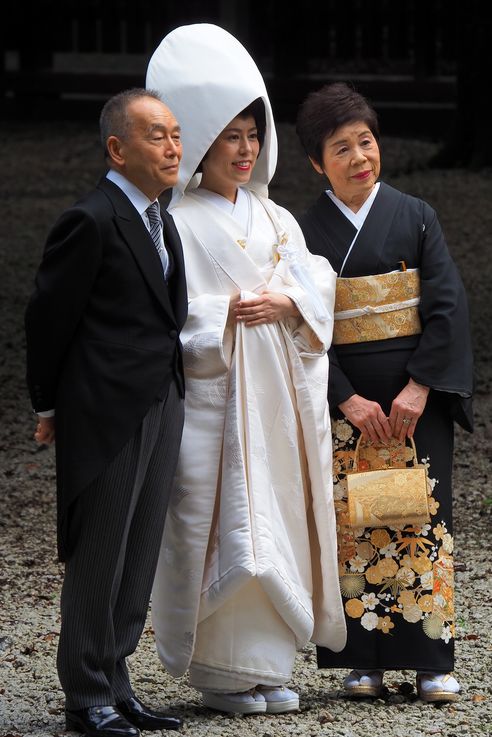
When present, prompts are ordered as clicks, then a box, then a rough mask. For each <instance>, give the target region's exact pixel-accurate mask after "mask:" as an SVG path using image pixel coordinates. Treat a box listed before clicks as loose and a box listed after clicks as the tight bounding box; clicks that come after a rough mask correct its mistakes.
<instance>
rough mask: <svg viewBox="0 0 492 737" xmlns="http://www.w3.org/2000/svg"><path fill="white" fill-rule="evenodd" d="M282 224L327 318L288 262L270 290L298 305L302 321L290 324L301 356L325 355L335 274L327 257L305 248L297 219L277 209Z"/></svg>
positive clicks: (279, 267) (272, 283)
mask: <svg viewBox="0 0 492 737" xmlns="http://www.w3.org/2000/svg"><path fill="white" fill-rule="evenodd" d="M276 211H277V215H278V217H279V219H280V220H281V222H282V225H284V227H285V228H286V230H287V232H288V233H289V240H290V241H291V242H292V244H293V245H295V247H296V250H297V255H298V263H299V265H300V266H301V267H302V269H304V270H305V271H306V272H307V274H308V276H309V279H310V281H311V282H312V284H313V286H314V290H313V291H316V292H317V299H319V300H320V301H321V303H322V305H323V307H324V312H325V315H324V316H323V317H321V316H320V315H319V314H318V311H317V309H316V302H315V300H314V299H313V294H312V293H311V292H310V291H309V290H307V289H306V288H305V287H304V286H303V285H301V284H300V283H299V281H298V280H297V279H296V278H295V276H294V275H293V273H292V271H291V269H290V268H289V266H288V263H285V262H283V260H282V259H281V261H280V262H279V264H278V267H277V269H276V271H275V274H274V277H273V278H272V281H271V284H270V288H272V289H273V290H274V291H278V292H282V294H285V295H287V296H288V297H290V299H292V301H293V302H294V303H295V305H296V307H297V309H298V310H299V313H300V316H301V319H299V318H290V319H289V321H288V324H289V328H290V330H291V334H292V338H293V340H294V343H295V344H296V347H297V349H298V351H299V353H300V354H301V355H304V356H307V355H309V354H317V355H319V354H322V353H325V352H326V351H327V350H328V348H329V347H330V345H331V339H332V335H333V313H334V306H335V288H336V274H335V272H334V270H333V269H332V267H331V265H330V263H329V261H328V260H327V259H326V258H325V257H324V256H317V255H314V254H312V253H310V252H309V251H308V249H307V247H306V242H305V240H304V236H303V234H302V231H301V229H300V227H299V224H298V223H297V221H296V220H295V218H294V217H293V216H292V215H291V214H290V213H289V212H288V211H287V210H284V209H283V208H280V207H277V208H276Z"/></svg>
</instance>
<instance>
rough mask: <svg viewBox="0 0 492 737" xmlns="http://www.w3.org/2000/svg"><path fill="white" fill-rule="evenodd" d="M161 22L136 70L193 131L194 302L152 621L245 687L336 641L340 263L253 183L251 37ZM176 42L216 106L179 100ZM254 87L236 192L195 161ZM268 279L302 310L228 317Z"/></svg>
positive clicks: (184, 187)
mask: <svg viewBox="0 0 492 737" xmlns="http://www.w3.org/2000/svg"><path fill="white" fill-rule="evenodd" d="M204 26H205V27H206V29H207V31H208V33H207V36H206V38H207V39H208V41H207V43H208V44H210V47H211V48H212V49H214V50H217V49H221V50H222V52H223V53H224V54H225V57H226V58H227V65H225V64H224V62H223V61H222V63H221V62H220V59H219V61H217V58H216V57H217V53H215V54H213V55H212V54H211V52H210V49H209V54H210V55H208V54H204V57H203V59H197V52H196V49H194V48H193V44H192V43H191V42H192V41H193V38H191V39H190V34H191V35H193V33H194V31H195V29H196V34H197V38H199V39H200V43H202V42H203V33H202V31H203V27H204ZM176 34H178V36H179V38H178V39H176ZM183 34H184V35H183ZM169 38H170V39H171V40H170V41H168V40H167V39H169ZM167 39H165V40H164V41H163V43H162V44H161V47H162V48H161V47H159V49H158V50H157V51H156V52H155V55H154V57H153V59H152V60H151V63H150V65H149V71H148V75H147V86H149V87H152V88H153V89H158V90H159V91H161V92H162V94H163V97H164V99H165V100H166V102H167V103H168V104H169V107H170V108H171V109H172V110H173V112H174V114H175V115H176V117H177V119H178V120H179V121H180V123H181V126H182V129H183V132H184V131H187V135H188V139H189V142H190V146H189V147H188V149H187V147H186V142H185V141H183V151H184V154H183V160H184V166H183V165H182V168H181V171H182V173H181V174H180V182H179V185H178V188H177V191H176V192H175V196H174V198H173V202H172V203H171V208H170V212H171V214H172V216H173V218H174V221H175V223H176V226H177V228H178V231H179V234H180V237H181V240H182V244H183V251H184V255H185V266H186V274H187V284H188V294H189V316H188V321H187V323H186V325H185V328H184V330H183V332H182V334H181V340H182V343H183V348H184V361H185V377H186V399H185V428H184V434H183V441H182V447H181V453H180V460H179V464H178V470H177V476H176V485H175V490H174V493H173V495H172V497H171V500H170V505H169V510H168V515H167V520H166V527H165V531H164V537H163V542H162V547H161V554H160V558H159V563H158V567H157V572H156V578H155V583H154V590H153V594H152V621H153V626H154V630H155V636H156V641H157V649H158V653H159V657H160V658H161V660H162V662H163V664H164V665H165V667H166V668H167V669H168V670H169V672H170V673H171V674H173V675H175V676H180V675H182V674H183V673H184V672H185V671H186V670H187V668H189V669H190V679H191V682H192V684H193V685H194V686H195V687H197V688H199V689H201V690H204V691H205V690H211V691H242V690H247V689H249V688H252V687H253V686H256V685H257V684H259V683H261V684H267V685H277V684H282V683H285V682H286V681H287V680H288V679H289V678H290V676H291V672H292V667H293V664H294V658H295V652H296V649H299V648H302V647H303V646H304V645H305V644H306V643H307V642H308V641H309V640H312V641H314V642H316V643H318V644H322V645H324V646H325V647H328V648H330V649H333V650H334V651H339V650H341V649H342V648H343V646H344V644H345V638H346V629H345V619H344V613H343V608H342V603H341V596H340V590H339V583H338V571H337V554H336V531H335V514H334V507H333V498H332V478H331V462H332V453H331V432H330V418H329V412H328V405H327V380H328V358H327V349H328V347H329V345H330V342H331V334H332V329H333V321H332V316H333V304H334V295H335V278H336V275H335V273H334V271H333V270H332V268H331V266H330V265H329V263H328V261H327V260H326V259H324V258H323V257H319V256H313V255H312V254H310V253H309V251H308V250H307V248H306V246H305V242H304V238H303V236H302V232H301V230H300V228H299V226H298V224H297V222H296V221H295V219H294V218H293V217H292V216H291V215H290V214H289V213H288V212H287V211H286V210H284V209H283V208H281V207H278V206H277V205H275V204H274V203H273V202H272V201H271V200H269V199H268V198H267V196H266V193H267V189H266V185H267V183H268V181H269V179H270V177H271V174H272V173H273V171H274V168H275V162H276V137H275V129H274V126H273V119H272V116H271V108H270V103H269V101H268V96H267V95H266V90H265V88H264V83H263V80H262V79H261V75H259V72H258V71H257V69H256V66H255V65H254V62H253V61H252V60H251V58H250V57H249V55H247V52H245V50H244V49H243V48H242V47H241V46H240V45H239V44H238V42H237V41H236V40H235V39H233V37H232V36H229V34H227V33H226V32H225V31H223V30H222V29H217V27H216V26H209V25H208V24H198V25H197V26H185V27H183V29H177V31H174V32H172V33H171V34H170V36H169V37H167ZM231 39H232V41H231ZM238 46H239V49H240V50H239V52H238ZM179 54H181V55H182V57H183V55H184V56H185V57H186V59H185V61H188V62H189V64H191V65H192V67H193V69H192V71H193V74H191V73H190V78H191V79H193V82H192V84H193V89H194V90H195V88H196V90H198V91H199V92H197V94H201V95H204V89H205V88H206V83H207V80H209V79H213V80H214V85H213V90H212V91H211V92H210V94H211V95H212V97H213V101H214V102H213V113H214V117H215V120H214V122H213V124H212V123H211V122H210V121H207V119H206V115H200V116H197V115H196V109H197V108H199V109H200V110H206V109H207V108H206V106H205V107H204V106H203V105H204V104H205V102H206V99H203V100H201V101H200V100H198V102H197V100H196V99H194V106H191V107H190V103H189V92H188V94H187V92H186V79H185V77H186V75H185V74H184V73H183V66H184V62H183V58H178V57H179ZM244 54H246V57H245V56H244ZM189 55H191V60H190V59H188V56H189ZM198 56H199V54H198ZM219 56H220V54H219ZM237 58H239V62H238V66H240V67H241V72H242V76H243V77H244V79H246V78H248V81H249V87H248V86H247V85H246V84H245V85H244V90H243V91H242V93H241V94H242V97H241V94H239V93H238V87H237V84H236V85H235V84H234V80H236V81H237V74H234V71H237V69H236V70H234V59H237ZM211 60H212V61H211ZM200 61H201V62H203V63H200ZM173 64H175V65H176V68H175V69H174V70H173ZM251 64H253V68H252V67H251ZM207 65H208V66H207ZM214 65H217V66H216V67H215V68H211V67H214ZM248 65H249V66H248ZM245 67H248V68H247V70H246V71H248V74H246V73H245ZM196 69H199V70H200V71H201V73H202V74H203V77H204V79H203V82H202V83H201V84H200V79H198V80H197V79H196V74H195V71H196ZM224 70H225V71H224ZM254 70H256V72H255V71H254ZM164 71H165V73H164ZM173 71H174V72H175V73H174V74H173ZM231 72H232V78H229V76H228V75H229V74H230V73H231ZM221 74H222V75H224V74H225V76H226V79H225V81H224V82H223V88H224V91H223V95H224V96H225V97H224V99H225V100H226V101H227V102H228V101H229V97H228V96H227V95H226V92H227V90H228V89H229V87H231V88H232V87H234V94H235V96H236V97H235V100H234V102H233V107H231V106H230V104H229V105H224V106H223V109H222V110H220V111H219V112H220V113H221V115H222V117H220V115H219V112H218V108H219V105H220V101H221V99H222V98H221V97H220V95H218V94H217V88H218V87H220V75H221ZM180 75H181V76H180ZM258 97H262V99H263V101H264V104H265V108H266V114H267V133H266V136H265V144H264V147H263V149H262V151H261V153H260V157H259V158H258V163H257V166H256V167H255V170H254V173H256V180H255V179H254V177H252V180H251V182H250V183H249V185H248V188H247V189H241V190H239V191H238V197H237V201H236V203H235V204H234V205H233V204H232V203H229V202H228V201H227V200H225V199H224V198H221V197H220V196H219V195H217V194H214V193H208V192H207V191H205V190H197V189H196V188H195V189H193V183H194V184H195V187H196V177H194V178H192V175H193V172H194V171H195V170H196V167H197V165H198V164H199V162H200V161H201V159H202V158H203V155H204V154H205V153H206V151H207V149H208V148H209V146H210V144H211V143H212V142H213V140H215V138H216V136H217V135H218V133H220V131H221V130H222V129H223V128H225V127H226V125H227V124H228V123H229V122H230V120H232V118H233V117H235V115H237V113H239V112H241V110H243V109H244V108H245V107H246V106H247V105H248V104H249V103H251V102H252V101H253V100H254V99H256V98H258ZM200 103H201V104H200ZM208 104H209V105H212V101H211V100H209V103H208ZM187 125H188V126H189V127H187ZM197 127H198V130H197ZM190 128H191V132H190ZM262 156H263V160H262V161H260V159H261V157H262ZM186 157H188V158H186ZM258 172H259V174H258ZM262 179H263V181H261V180H262ZM264 290H269V291H276V292H281V293H283V294H286V295H287V296H289V297H290V298H291V299H292V300H293V301H294V302H295V304H296V306H297V308H298V310H299V313H300V315H299V316H298V317H295V318H288V319H286V320H284V321H279V322H277V323H274V324H266V325H259V326H254V327H246V326H245V325H243V324H237V325H236V324H234V322H233V321H228V313H229V304H230V298H231V297H232V296H234V295H237V293H238V292H240V293H241V298H242V299H245V300H247V299H253V298H254V297H255V296H257V295H259V294H260V293H261V292H262V291H264Z"/></svg>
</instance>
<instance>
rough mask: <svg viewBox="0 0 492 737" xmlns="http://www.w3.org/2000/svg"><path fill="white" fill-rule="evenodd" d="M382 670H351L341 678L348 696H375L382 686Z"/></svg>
mask: <svg viewBox="0 0 492 737" xmlns="http://www.w3.org/2000/svg"><path fill="white" fill-rule="evenodd" d="M383 676H384V670H352V671H350V673H349V674H348V676H346V677H345V678H344V679H343V686H344V688H345V691H346V692H347V694H348V696H357V697H358V698H367V697H371V698H377V697H378V696H380V695H381V690H382V688H383Z"/></svg>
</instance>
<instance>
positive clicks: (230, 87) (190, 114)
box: [146, 23, 277, 204]
mask: <svg viewBox="0 0 492 737" xmlns="http://www.w3.org/2000/svg"><path fill="white" fill-rule="evenodd" d="M146 86H147V89H152V90H155V91H156V92H158V93H159V94H160V96H161V97H162V99H163V102H164V103H165V104H166V105H167V106H168V107H169V108H170V109H171V111H172V112H173V114H174V115H175V117H176V119H177V121H178V123H179V125H180V126H181V131H182V142H183V158H182V160H181V165H180V174H179V179H178V184H177V185H176V187H175V189H174V193H173V201H172V204H175V203H176V202H177V201H178V200H179V199H180V198H181V197H182V195H183V192H184V191H185V189H186V188H187V187H189V188H190V189H193V188H195V187H196V186H198V183H199V177H200V175H199V174H198V175H196V176H193V175H194V172H195V171H196V168H197V166H198V165H199V163H200V162H201V160H202V159H203V157H204V155H205V154H206V152H207V151H208V149H209V148H210V146H211V144H212V143H213V142H214V141H215V139H216V138H217V136H218V135H219V133H220V132H221V131H223V130H224V128H225V127H226V126H227V125H228V124H229V123H230V121H231V120H232V119H233V118H235V117H236V115H237V114H238V113H240V112H241V111H242V110H244V108H246V107H247V106H248V105H249V104H250V103H251V102H253V100H256V99H257V98H258V97H261V98H262V100H263V102H264V104H265V113H266V133H265V141H264V144H263V147H262V149H261V152H260V155H259V157H258V160H257V163H256V166H255V168H254V169H253V174H252V176H251V180H250V182H249V185H248V186H249V188H250V189H252V190H254V191H255V192H257V193H258V194H260V195H263V196H268V183H269V182H270V180H271V178H272V177H273V174H274V173H275V167H276V165H277V135H276V132H275V125H274V122H273V115H272V109H271V105H270V100H269V99H268V94H267V91H266V87H265V83H264V81H263V77H262V76H261V74H260V71H259V69H258V67H257V66H256V64H255V62H254V61H253V59H252V58H251V56H250V55H249V53H248V52H247V51H246V49H245V48H244V46H242V44H240V43H239V41H238V40H237V39H236V38H234V36H231V34H230V33H228V32H227V31H225V30H224V29H223V28H220V27H219V26H215V25H212V24H210V23H196V24H193V25H187V26H180V27H179V28H176V29H175V30H174V31H171V33H169V34H168V35H167V36H166V37H165V38H164V39H163V40H162V41H161V43H160V45H159V46H158V47H157V49H156V50H155V52H154V54H153V55H152V57H151V59H150V61H149V66H148V69H147V79H146Z"/></svg>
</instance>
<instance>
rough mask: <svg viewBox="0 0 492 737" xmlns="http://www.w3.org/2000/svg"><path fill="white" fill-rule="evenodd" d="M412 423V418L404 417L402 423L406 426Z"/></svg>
mask: <svg viewBox="0 0 492 737" xmlns="http://www.w3.org/2000/svg"><path fill="white" fill-rule="evenodd" d="M411 421H412V420H411V419H410V417H404V418H403V420H402V422H403V424H404V425H409V424H410V423H411Z"/></svg>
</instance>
